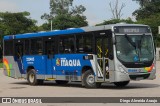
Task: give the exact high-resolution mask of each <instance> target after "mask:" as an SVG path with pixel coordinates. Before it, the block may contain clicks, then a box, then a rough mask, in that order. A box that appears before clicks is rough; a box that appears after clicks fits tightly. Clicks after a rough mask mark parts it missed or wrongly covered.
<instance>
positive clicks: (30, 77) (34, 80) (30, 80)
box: [27, 69, 39, 85]
mask: <svg viewBox="0 0 160 106" xmlns="http://www.w3.org/2000/svg"><path fill="white" fill-rule="evenodd" d="M27 81H28V83H29V84H30V85H37V84H38V83H39V80H37V78H36V72H35V70H34V69H31V70H30V71H29V72H28V73H27Z"/></svg>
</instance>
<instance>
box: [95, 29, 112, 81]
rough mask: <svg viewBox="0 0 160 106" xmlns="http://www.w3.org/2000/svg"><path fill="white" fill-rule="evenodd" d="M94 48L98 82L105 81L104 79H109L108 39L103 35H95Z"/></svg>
mask: <svg viewBox="0 0 160 106" xmlns="http://www.w3.org/2000/svg"><path fill="white" fill-rule="evenodd" d="M95 46H96V55H97V67H96V69H97V75H98V76H97V77H98V80H101V81H105V79H109V73H108V69H109V68H108V37H107V35H106V34H105V33H101V32H99V33H96V37H95Z"/></svg>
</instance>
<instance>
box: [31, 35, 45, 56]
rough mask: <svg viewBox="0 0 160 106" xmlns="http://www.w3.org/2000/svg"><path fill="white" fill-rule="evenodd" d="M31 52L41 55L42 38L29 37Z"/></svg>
mask: <svg viewBox="0 0 160 106" xmlns="http://www.w3.org/2000/svg"><path fill="white" fill-rule="evenodd" d="M30 53H31V54H33V55H42V53H43V51H42V39H40V38H39V39H31V51H30Z"/></svg>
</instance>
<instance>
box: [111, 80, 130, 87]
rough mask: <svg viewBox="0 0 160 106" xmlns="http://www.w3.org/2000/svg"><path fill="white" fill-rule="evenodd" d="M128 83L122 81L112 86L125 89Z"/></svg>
mask: <svg viewBox="0 0 160 106" xmlns="http://www.w3.org/2000/svg"><path fill="white" fill-rule="evenodd" d="M129 82H130V81H123V82H114V85H116V86H117V87H125V86H127V85H128V84H129Z"/></svg>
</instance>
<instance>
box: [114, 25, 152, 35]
mask: <svg viewBox="0 0 160 106" xmlns="http://www.w3.org/2000/svg"><path fill="white" fill-rule="evenodd" d="M114 31H115V33H122V34H139V33H150V29H149V27H139V26H138V27H136V26H120V27H114Z"/></svg>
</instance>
